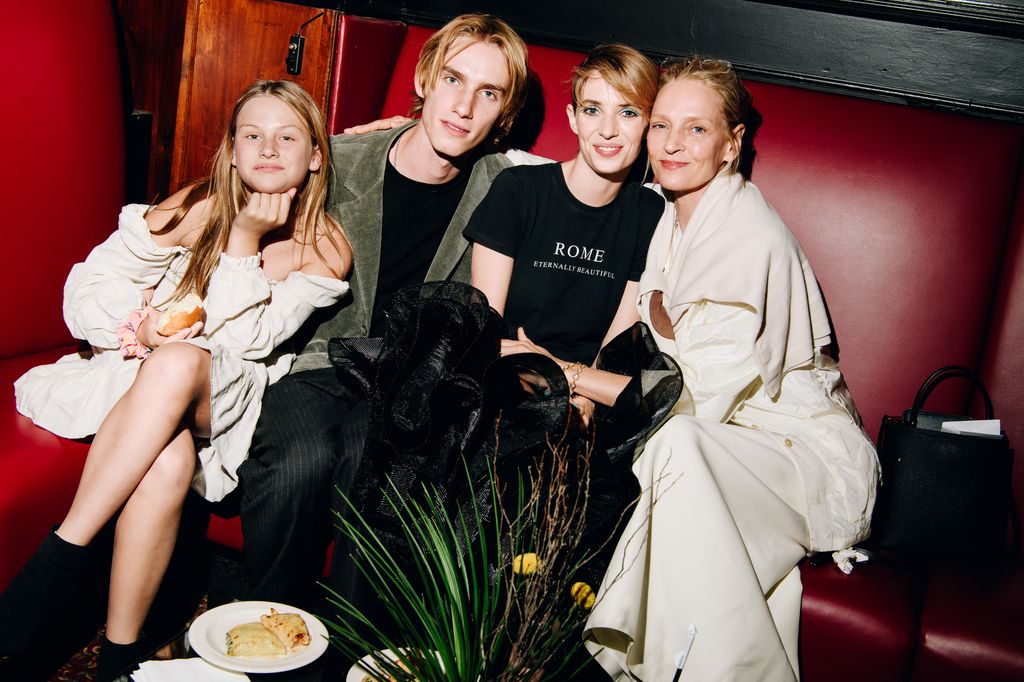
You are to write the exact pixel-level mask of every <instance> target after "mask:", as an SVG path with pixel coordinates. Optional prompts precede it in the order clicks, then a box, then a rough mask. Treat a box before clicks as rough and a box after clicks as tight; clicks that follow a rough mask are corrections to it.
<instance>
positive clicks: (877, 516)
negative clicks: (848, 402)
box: [872, 365, 1020, 556]
mask: <svg viewBox="0 0 1024 682" xmlns="http://www.w3.org/2000/svg"><path fill="white" fill-rule="evenodd" d="M953 377H961V378H964V379H968V380H969V381H971V382H972V383H973V384H974V386H975V387H976V388H977V389H978V390H979V392H980V393H981V396H982V398H983V400H984V402H985V418H986V419H994V414H993V410H992V400H991V398H990V397H989V395H988V391H986V390H985V387H984V385H983V384H982V382H981V380H980V379H979V378H978V376H977V375H976V374H975V373H974V372H972V371H971V370H969V369H967V368H965V367H959V366H955V365H951V366H948V367H943V368H941V369H939V370H936V371H935V372H934V373H932V375H931V376H930V377H928V378H927V379H926V380H925V382H924V383H923V384H922V385H921V388H920V389H919V390H918V392H917V396H916V397H915V398H914V406H913V408H911V409H909V410H907V411H906V412H904V413H903V416H902V417H899V418H897V417H890V416H886V417H884V418H883V419H882V426H881V429H880V430H879V433H878V458H879V462H880V464H881V468H882V477H881V481H880V483H879V487H878V497H877V501H876V503H875V511H874V517H873V522H872V540H873V541H874V542H876V543H877V544H879V545H881V546H883V547H890V548H894V549H907V550H914V551H918V552H922V553H926V554H939V553H942V554H945V555H947V556H948V555H951V554H955V555H960V556H962V555H965V554H988V555H991V554H995V553H997V552H999V551H1000V550H1002V549H1003V548H1004V546H1005V543H1006V527H1007V520H1008V519H1012V520H1013V529H1014V544H1015V545H1019V542H1020V528H1019V521H1018V519H1017V518H1016V506H1015V505H1014V502H1013V492H1012V488H1011V476H1012V467H1013V450H1012V449H1010V444H1009V441H1008V440H1007V438H1006V435H1005V434H1000V435H999V436H998V437H996V436H979V435H961V434H955V433H945V432H942V431H940V427H941V424H942V422H944V421H959V420H965V419H969V417H967V416H964V415H943V414H935V413H929V412H925V411H923V410H922V408H923V407H924V404H925V401H927V400H928V396H929V395H930V394H931V392H932V390H933V389H934V388H935V387H936V386H938V385H939V383H941V382H942V381H945V380H946V379H950V378H953Z"/></svg>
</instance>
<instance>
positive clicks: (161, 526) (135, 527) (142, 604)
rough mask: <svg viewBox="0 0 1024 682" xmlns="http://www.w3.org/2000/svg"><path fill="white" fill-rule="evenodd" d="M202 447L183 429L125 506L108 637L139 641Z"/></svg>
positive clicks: (113, 568) (118, 538) (116, 548)
mask: <svg viewBox="0 0 1024 682" xmlns="http://www.w3.org/2000/svg"><path fill="white" fill-rule="evenodd" d="M195 466H196V451H195V446H194V445H193V443H192V434H191V433H190V432H189V431H188V430H187V429H182V430H181V431H179V432H178V435H177V436H175V438H174V440H172V441H171V442H170V443H169V444H168V445H167V447H166V448H164V450H163V452H161V453H160V455H159V456H158V457H157V458H156V461H155V462H153V465H152V466H151V467H150V468H149V471H148V472H147V473H146V475H145V477H144V478H143V479H142V482H141V483H139V486H138V488H136V490H135V492H134V493H132V496H131V497H130V498H128V502H127V504H125V506H124V509H122V510H121V515H120V517H119V518H118V520H117V528H116V531H115V533H114V560H113V565H112V566H111V571H110V598H109V601H108V603H107V639H108V640H110V641H111V642H115V643H118V644H128V643H131V642H134V641H135V640H136V639H138V637H139V631H140V630H141V629H142V623H143V621H144V620H145V619H146V614H147V613H148V612H149V607H150V605H152V603H153V599H154V597H156V592H157V589H158V588H159V587H160V582H161V581H162V580H163V575H164V572H165V571H166V570H167V564H168V562H169V561H170V559H171V553H172V552H173V550H174V544H175V541H176V539H177V537H178V525H179V523H180V521H181V507H182V505H183V504H184V502H185V495H186V493H188V489H189V485H190V483H191V482H192V473H193V472H194V471H195Z"/></svg>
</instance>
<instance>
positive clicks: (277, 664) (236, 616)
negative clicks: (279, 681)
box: [188, 601, 327, 673]
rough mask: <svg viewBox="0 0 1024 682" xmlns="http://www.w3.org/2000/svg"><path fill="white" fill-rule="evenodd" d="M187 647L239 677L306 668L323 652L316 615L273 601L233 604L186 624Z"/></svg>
mask: <svg viewBox="0 0 1024 682" xmlns="http://www.w3.org/2000/svg"><path fill="white" fill-rule="evenodd" d="M188 641H189V645H190V646H191V647H192V649H193V651H195V652H196V653H197V654H198V655H199V656H201V657H202V658H203V659H204V660H205V661H206V662H208V663H212V664H213V665H215V666H218V667H221V668H226V669H227V670H236V671H238V672H243V673H274V672H282V671H285V670H293V669H295V668H301V667H302V666H305V665H308V664H310V663H312V662H313V661H315V660H316V659H317V658H319V657H320V656H321V655H323V653H324V652H325V651H326V650H327V628H326V627H324V624H323V623H321V622H320V621H319V620H318V619H317V617H316V616H314V615H312V614H311V613H308V612H306V611H303V610H302V609H299V608H296V607H294V606H289V605H287V604H280V603H277V602H259V601H248V602H233V603H231V604H224V605H223V606H218V607H216V608H213V609H210V610H209V611H207V612H206V613H203V614H202V615H200V616H199V617H198V618H196V619H195V621H194V622H193V623H192V626H191V628H189V632H188Z"/></svg>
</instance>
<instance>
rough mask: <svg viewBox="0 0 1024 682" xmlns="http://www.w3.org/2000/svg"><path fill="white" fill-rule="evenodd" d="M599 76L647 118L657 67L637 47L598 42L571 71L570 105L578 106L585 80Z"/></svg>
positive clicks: (655, 89)
mask: <svg viewBox="0 0 1024 682" xmlns="http://www.w3.org/2000/svg"><path fill="white" fill-rule="evenodd" d="M595 76H600V77H601V78H603V79H604V80H605V82H606V83H608V85H610V86H611V87H612V88H613V89H614V90H615V92H617V93H619V94H620V95H622V96H623V97H624V98H625V100H626V102H627V103H629V104H630V105H632V106H634V107H637V108H638V109H640V110H641V112H642V113H643V115H644V116H645V117H647V118H650V116H651V107H653V106H654V98H655V97H656V96H657V94H658V67H656V66H655V65H654V62H652V61H651V60H650V59H648V58H647V57H645V56H644V55H643V54H642V53H641V52H640V51H639V50H635V49H633V48H632V47H629V46H628V45H622V44H619V43H612V44H608V45H598V46H597V47H595V48H594V49H593V50H591V51H590V54H588V55H587V57H586V59H584V60H583V61H582V62H580V64H579V66H577V67H576V68H575V69H574V70H573V74H572V106H573V108H574V109H575V108H576V107H577V106H579V103H580V99H581V98H582V97H583V86H584V85H585V84H586V82H587V79H589V78H593V77H595Z"/></svg>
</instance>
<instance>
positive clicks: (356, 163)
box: [239, 14, 528, 606]
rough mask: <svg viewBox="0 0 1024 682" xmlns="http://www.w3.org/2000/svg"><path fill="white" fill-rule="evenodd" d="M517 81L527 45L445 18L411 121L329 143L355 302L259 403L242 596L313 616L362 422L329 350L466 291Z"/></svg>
mask: <svg viewBox="0 0 1024 682" xmlns="http://www.w3.org/2000/svg"><path fill="white" fill-rule="evenodd" d="M527 77H528V76H527V66H526V47H525V45H524V44H523V41H522V39H521V38H520V37H519V36H518V35H517V34H516V33H515V31H513V30H512V29H511V28H510V27H509V26H508V25H507V24H506V23H505V22H503V21H501V20H500V19H496V18H494V17H491V16H487V15H478V14H469V15H463V16H460V17H456V18H455V19H453V20H452V21H451V22H449V23H448V24H447V25H445V26H444V27H443V28H441V29H440V30H439V31H438V32H437V33H436V34H434V36H432V37H431V38H430V39H428V41H427V42H426V43H425V44H424V46H423V50H422V52H421V53H420V59H419V62H418V63H417V66H416V76H415V91H416V103H415V108H416V109H417V110H418V111H419V112H420V117H419V118H418V119H417V120H416V121H414V122H411V123H409V124H407V125H404V126H402V127H399V128H396V129H394V130H388V131H383V132H379V133H373V134H368V135H353V136H346V135H342V136H336V137H334V138H333V139H332V152H333V155H334V156H333V158H334V163H333V169H334V184H333V188H332V192H331V199H330V200H329V201H328V205H329V210H330V212H331V213H332V214H333V215H334V216H335V217H337V218H339V219H340V221H341V224H342V225H343V226H344V229H345V232H346V234H347V235H348V238H349V240H350V242H351V244H352V249H353V252H354V254H355V255H354V262H353V267H352V273H351V280H350V282H351V287H352V297H351V299H349V300H347V301H345V302H343V303H342V304H341V305H340V307H338V308H335V309H334V310H333V311H332V314H331V315H329V316H324V317H321V318H320V319H319V320H316V323H317V324H316V325H315V326H311V327H310V328H309V329H308V330H306V335H305V337H304V338H305V341H306V342H305V347H304V349H303V350H302V352H301V354H300V355H299V357H298V358H297V360H296V363H295V365H294V367H293V369H292V373H291V374H290V375H289V376H287V377H285V378H284V379H283V380H282V381H280V382H279V383H278V384H276V385H275V386H274V387H272V390H270V391H268V392H267V394H266V397H265V398H264V403H263V414H262V416H261V418H260V422H259V424H258V425H257V429H256V433H255V437H254V441H253V447H252V450H251V452H250V459H249V460H247V462H246V463H245V464H244V465H243V466H242V467H241V468H240V469H239V475H240V479H241V488H242V493H241V498H240V501H239V504H240V513H241V517H242V530H243V536H244V542H245V563H246V569H247V572H248V590H247V591H248V594H247V595H246V596H248V597H249V598H253V599H263V600H273V601H280V602H285V603H290V604H297V605H307V606H315V605H316V603H317V602H318V600H319V599H320V598H321V597H322V594H321V592H320V591H319V590H318V589H317V588H316V586H315V580H316V578H317V577H318V576H319V573H320V570H321V567H322V565H323V558H324V550H325V548H326V546H327V543H328V540H329V538H330V529H331V525H330V524H331V522H330V515H329V513H328V509H329V505H330V499H331V489H332V486H333V485H335V484H337V485H338V486H339V487H340V488H342V489H343V490H345V489H346V488H347V487H348V486H351V484H352V476H353V475H354V472H355V471H356V470H357V468H358V464H359V457H360V454H361V452H362V446H363V442H364V440H365V428H366V420H367V416H366V412H365V403H364V402H362V399H361V397H360V396H358V395H356V394H355V393H353V392H352V391H351V390H350V389H349V388H347V387H346V386H345V385H344V383H343V382H341V381H339V379H338V377H337V374H336V371H335V370H334V368H333V367H331V366H330V363H329V361H328V359H327V352H326V351H327V342H328V340H329V339H331V338H333V337H360V336H374V335H377V334H379V332H380V328H381V323H382V321H383V314H382V307H383V304H384V302H385V301H386V300H387V298H388V297H389V296H390V295H391V294H392V293H394V292H395V291H397V290H398V289H400V288H402V287H404V286H407V285H410V284H416V283H419V282H424V281H432V280H445V279H454V280H460V281H469V275H470V267H469V259H470V249H469V248H468V243H467V242H466V240H465V239H464V238H463V237H462V230H463V228H464V227H465V226H466V223H467V221H468V220H469V217H470V216H471V215H472V213H473V210H474V209H475V208H476V206H477V204H478V203H479V202H480V200H481V199H482V198H483V197H484V195H485V194H486V193H487V190H488V188H489V187H490V184H491V181H492V180H493V179H494V177H495V176H496V175H497V174H498V172H499V171H501V170H502V169H503V168H505V167H506V166H508V165H510V162H509V160H508V159H507V157H505V156H504V155H501V154H495V153H487V151H486V150H487V149H488V148H489V147H490V146H491V143H493V142H495V141H496V140H497V139H500V138H501V136H503V135H504V134H505V133H507V132H508V129H509V127H510V126H511V124H512V121H513V120H514V118H515V116H516V114H517V113H518V111H519V109H520V107H521V106H522V104H523V101H524V99H525V93H526V84H527ZM301 336H302V335H301V333H300V337H301ZM336 472H337V474H336Z"/></svg>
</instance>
